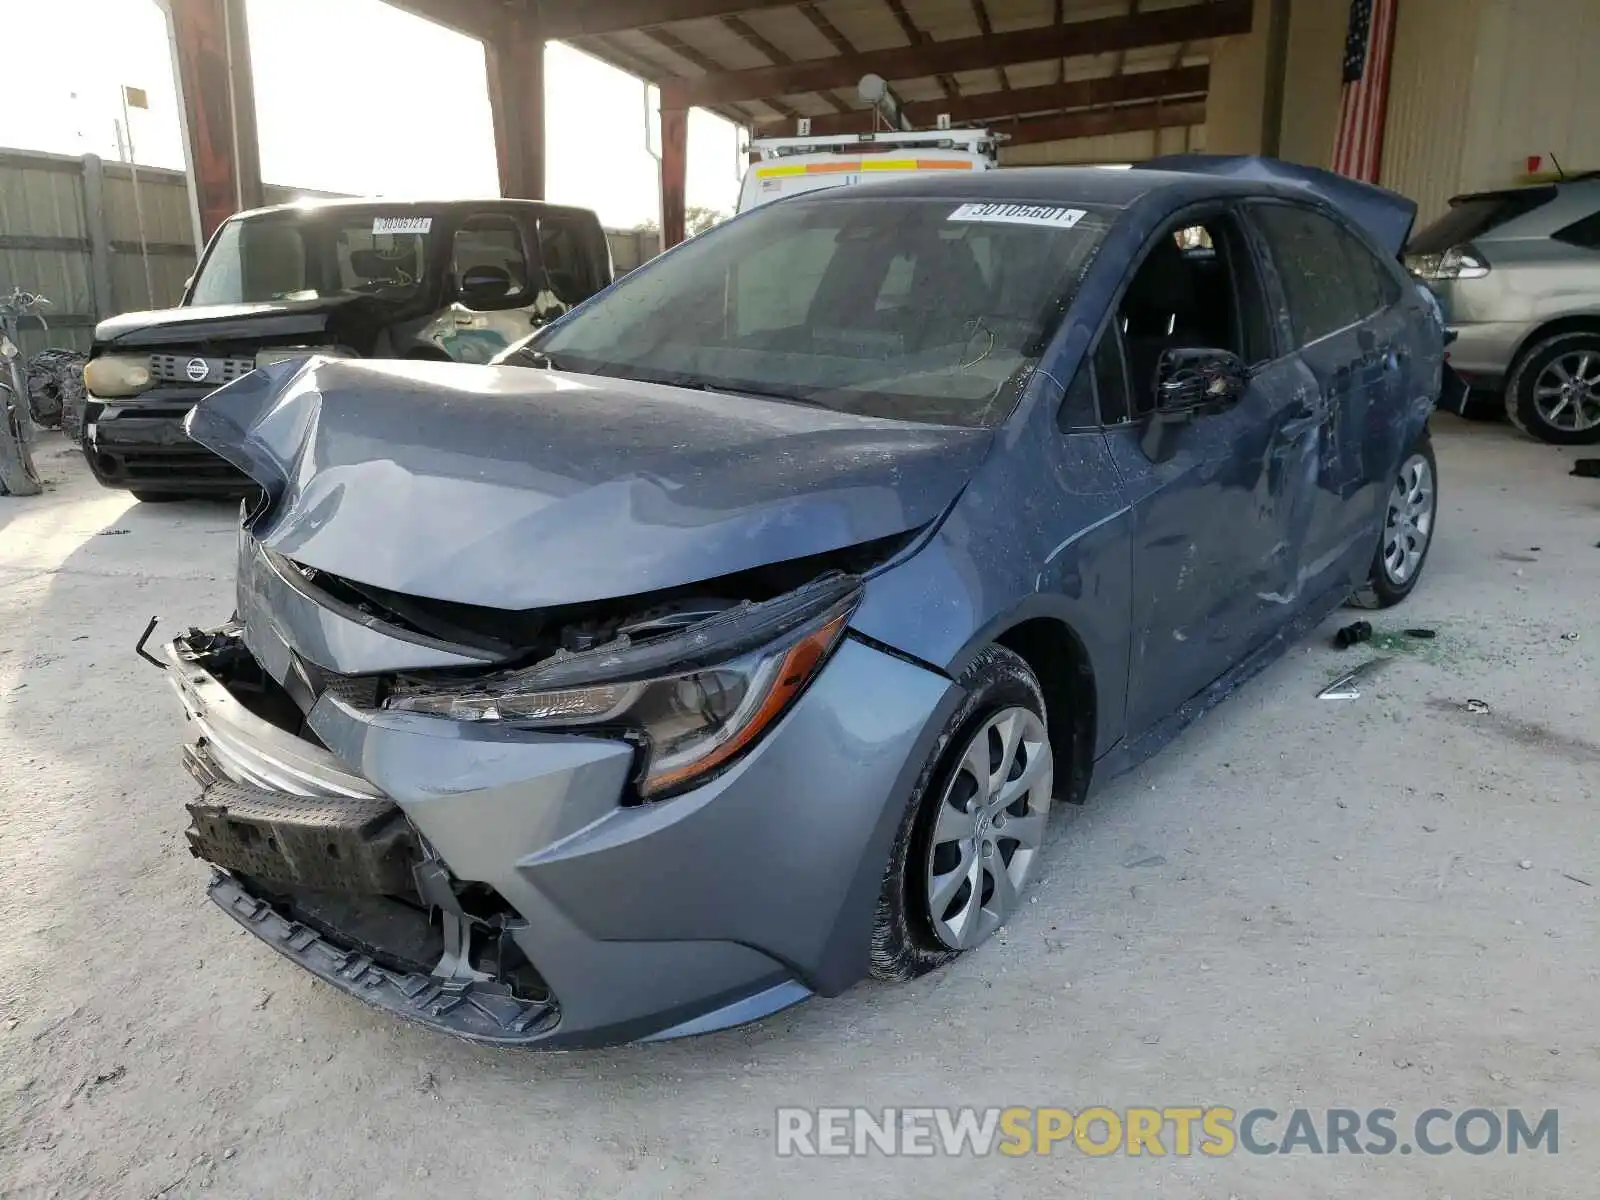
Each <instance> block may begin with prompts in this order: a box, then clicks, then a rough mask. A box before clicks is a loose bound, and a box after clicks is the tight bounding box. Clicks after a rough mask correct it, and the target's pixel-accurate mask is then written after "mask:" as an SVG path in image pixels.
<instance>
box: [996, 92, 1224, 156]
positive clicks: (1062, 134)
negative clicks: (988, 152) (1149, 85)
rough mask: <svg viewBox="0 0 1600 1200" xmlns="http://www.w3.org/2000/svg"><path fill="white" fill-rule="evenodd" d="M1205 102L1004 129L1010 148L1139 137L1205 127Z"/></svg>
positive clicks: (1070, 116) (1033, 120) (1098, 112)
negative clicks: (1122, 135)
mask: <svg viewBox="0 0 1600 1200" xmlns="http://www.w3.org/2000/svg"><path fill="white" fill-rule="evenodd" d="M1205 120H1206V102H1205V101H1204V100H1185V101H1182V102H1180V103H1178V104H1135V105H1130V106H1128V107H1126V108H1101V109H1095V110H1093V111H1091V112H1076V113H1062V114H1059V115H1057V116H1053V117H1028V118H1025V119H1023V120H1021V121H1018V122H1017V123H1016V124H1014V125H1010V126H1006V127H1003V128H1001V129H1000V130H999V132H1001V133H1009V134H1010V135H1011V136H1010V140H1009V141H1006V142H1004V143H1002V144H1001V149H1002V150H1004V148H1005V147H1007V146H1032V145H1037V144H1038V143H1039V142H1061V141H1066V140H1068V139H1071V138H1086V137H1103V136H1105V135H1106V134H1110V133H1138V132H1141V131H1143V130H1146V129H1168V128H1171V127H1173V126H1175V125H1203V124H1205Z"/></svg>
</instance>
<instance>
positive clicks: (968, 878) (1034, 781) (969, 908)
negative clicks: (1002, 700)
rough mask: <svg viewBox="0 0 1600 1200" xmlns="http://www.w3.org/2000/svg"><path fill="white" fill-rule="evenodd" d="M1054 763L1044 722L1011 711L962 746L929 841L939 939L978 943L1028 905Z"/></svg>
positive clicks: (963, 945) (930, 897)
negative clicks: (1023, 904)
mask: <svg viewBox="0 0 1600 1200" xmlns="http://www.w3.org/2000/svg"><path fill="white" fill-rule="evenodd" d="M1053 782H1054V762H1053V759H1052V758H1051V754H1050V739H1049V737H1048V736H1047V735H1046V733H1045V727H1044V721H1043V720H1041V719H1040V717H1039V715H1038V714H1037V713H1035V712H1033V711H1032V710H1031V709H1028V708H1023V707H1021V706H1015V707H1011V708H1005V709H1002V710H1001V711H999V712H997V713H995V714H994V715H993V716H991V717H989V718H988V719H987V720H985V721H984V722H983V723H982V724H981V725H980V726H979V727H978V728H977V730H976V731H975V732H974V733H973V734H972V735H971V736H970V737H969V738H968V740H967V743H966V745H965V746H963V747H962V749H961V758H960V760H959V762H958V765H957V767H956V770H955V771H954V773H953V774H952V775H951V778H950V782H949V784H948V785H947V786H946V787H945V790H944V795H943V796H942V797H940V801H939V810H938V813H937V814H936V816H935V819H934V823H933V834H932V837H931V838H930V840H929V846H928V861H927V870H926V900H927V905H928V915H929V918H930V919H931V921H932V923H933V931H934V934H935V935H936V936H937V937H938V939H939V940H940V941H941V942H943V943H944V944H945V945H946V946H948V947H949V948H950V949H952V950H967V949H970V948H971V947H973V946H976V945H977V944H978V943H979V942H981V941H983V940H984V939H985V938H987V937H988V936H989V935H990V934H991V933H993V932H994V931H995V930H996V929H998V928H999V927H1000V926H1001V925H1002V924H1003V923H1004V922H1005V920H1006V919H1007V918H1008V917H1010V916H1011V914H1012V913H1013V912H1015V911H1016V909H1017V906H1018V905H1019V904H1020V903H1021V895H1022V890H1023V887H1024V885H1026V883H1027V881H1028V877H1029V875H1030V874H1031V873H1032V868H1033V862H1034V858H1035V857H1036V856H1037V854H1038V853H1039V847H1040V845H1041V844H1042V843H1043V841H1044V829H1045V820H1046V818H1047V817H1048V816H1049V813H1050V793H1051V787H1052V784H1053Z"/></svg>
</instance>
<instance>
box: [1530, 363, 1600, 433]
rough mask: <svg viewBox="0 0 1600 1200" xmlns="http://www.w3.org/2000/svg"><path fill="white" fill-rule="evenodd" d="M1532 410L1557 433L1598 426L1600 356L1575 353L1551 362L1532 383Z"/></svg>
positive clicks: (1577, 431) (1599, 417)
mask: <svg viewBox="0 0 1600 1200" xmlns="http://www.w3.org/2000/svg"><path fill="white" fill-rule="evenodd" d="M1533 406H1534V407H1535V408H1536V409H1538V411H1539V415H1540V416H1541V417H1543V418H1544V419H1545V420H1546V421H1548V422H1549V423H1550V424H1551V425H1552V426H1553V427H1555V428H1556V429H1564V430H1567V431H1569V432H1572V433H1581V432H1583V431H1584V430H1586V429H1593V428H1595V427H1596V426H1600V353H1597V352H1595V351H1593V350H1574V351H1572V353H1570V354H1563V355H1560V356H1559V357H1557V358H1553V359H1551V360H1550V361H1549V362H1548V363H1546V364H1545V368H1544V370H1542V371H1540V372H1539V377H1538V378H1537V379H1535V380H1534V381H1533Z"/></svg>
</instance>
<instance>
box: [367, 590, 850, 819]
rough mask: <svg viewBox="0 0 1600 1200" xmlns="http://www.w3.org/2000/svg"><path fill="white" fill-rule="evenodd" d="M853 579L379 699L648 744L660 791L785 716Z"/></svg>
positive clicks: (732, 755) (827, 649)
mask: <svg viewBox="0 0 1600 1200" xmlns="http://www.w3.org/2000/svg"><path fill="white" fill-rule="evenodd" d="M860 596H861V592H860V587H859V585H858V584H857V582H856V581H855V580H854V579H851V578H849V577H847V576H841V575H830V576H824V577H823V578H821V579H818V580H816V581H814V582H813V583H810V584H807V585H806V586H805V587H804V588H801V589H799V590H798V591H796V592H791V593H789V594H788V595H786V596H780V597H779V598H778V599H776V600H770V601H766V602H765V603H762V604H741V605H739V606H737V607H735V608H732V609H729V610H728V611H726V612H724V613H719V614H718V615H717V616H714V617H709V618H706V619H705V620H703V621H700V622H698V623H697V624H694V625H691V626H688V627H687V628H685V629H684V630H682V631H681V632H678V633H675V634H672V635H669V636H665V637H660V638H656V639H652V640H649V641H644V642H640V643H639V644H637V645H633V646H629V645H617V644H613V645H611V646H601V647H598V648H596V649H594V650H590V651H585V652H583V653H581V654H570V655H565V656H561V657H559V658H557V659H555V660H553V661H547V662H546V663H544V664H541V665H538V666H534V667H530V668H527V669H526V670H521V671H510V672H505V673H504V674H502V675H499V676H495V677H492V678H490V679H481V678H480V679H478V680H474V681H472V682H471V683H469V684H457V685H456V686H453V687H452V686H448V685H445V686H441V685H440V684H439V683H438V682H437V681H433V680H424V679H404V680H399V681H397V682H396V685H395V687H394V688H393V689H392V690H391V692H390V694H389V696H388V698H387V699H386V700H385V702H384V707H385V708H388V709H396V710H400V711H404V712H416V713H433V714H437V715H440V716H448V717H454V718H456V719H457V720H463V721H501V722H505V723H507V724H512V725H517V726H520V727H525V728H531V729H571V728H574V727H586V728H594V729H601V728H604V729H611V730H619V731H623V732H625V733H627V734H629V735H631V736H632V737H633V738H634V739H635V740H636V741H638V742H640V743H641V745H642V746H643V747H644V750H645V755H644V768H643V771H642V772H641V774H640V777H639V780H638V788H639V793H640V795H642V796H644V797H647V798H651V799H655V798H659V797H661V796H664V795H667V794H670V793H672V792H677V791H682V790H683V789H684V788H686V787H689V786H691V785H693V784H694V783H696V782H699V781H701V780H703V779H705V778H706V777H707V776H708V775H710V774H712V773H713V772H715V771H717V770H719V769H721V768H722V767H725V766H727V765H729V764H730V763H732V762H733V760H734V759H736V758H737V757H738V756H739V755H740V754H741V753H742V752H743V751H744V750H746V749H748V748H749V747H750V746H751V745H752V744H754V742H755V741H756V740H757V739H758V738H759V737H760V736H761V735H762V733H763V732H765V731H766V730H767V729H769V728H771V726H772V725H773V724H774V723H775V722H776V721H777V720H778V718H779V717H781V716H782V715H783V714H784V713H785V712H786V711H788V709H789V707H790V706H791V705H792V704H793V703H794V702H795V700H796V699H798V698H799V696H800V694H801V693H802V692H804V691H805V689H806V686H807V685H808V684H809V683H810V682H811V681H812V680H813V679H814V678H815V677H816V675H817V672H818V671H819V670H820V669H821V667H822V665H823V663H824V662H826V661H827V659H828V656H829V655H830V654H831V653H832V652H833V650H834V648H835V647H836V646H837V645H838V644H839V642H840V640H841V639H842V638H843V637H844V631H845V626H846V623H847V621H848V620H849V617H850V613H851V612H852V611H853V610H854V609H855V606H856V604H857V603H858V601H859V600H860Z"/></svg>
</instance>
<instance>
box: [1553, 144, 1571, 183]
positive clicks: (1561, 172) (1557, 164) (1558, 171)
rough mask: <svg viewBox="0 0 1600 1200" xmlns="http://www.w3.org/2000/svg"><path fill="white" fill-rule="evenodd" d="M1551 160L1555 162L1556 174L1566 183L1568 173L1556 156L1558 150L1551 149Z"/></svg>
mask: <svg viewBox="0 0 1600 1200" xmlns="http://www.w3.org/2000/svg"><path fill="white" fill-rule="evenodd" d="M1550 161H1551V162H1552V163H1554V164H1555V168H1556V174H1557V175H1558V176H1559V177H1560V179H1561V182H1562V183H1565V182H1566V181H1567V173H1566V171H1565V170H1564V169H1563V168H1562V166H1561V160H1560V159H1559V158H1557V157H1556V152H1555V151H1554V150H1552V151H1550Z"/></svg>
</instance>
